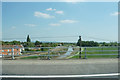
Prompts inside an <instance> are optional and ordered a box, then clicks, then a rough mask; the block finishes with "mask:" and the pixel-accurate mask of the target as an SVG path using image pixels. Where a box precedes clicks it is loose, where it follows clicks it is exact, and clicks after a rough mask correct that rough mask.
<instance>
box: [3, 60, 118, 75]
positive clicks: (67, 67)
mask: <svg viewBox="0 0 120 80" xmlns="http://www.w3.org/2000/svg"><path fill="white" fill-rule="evenodd" d="M109 73H118V59H80V60H2V74H3V75H88V74H109Z"/></svg>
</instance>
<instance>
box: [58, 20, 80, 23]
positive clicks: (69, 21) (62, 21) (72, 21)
mask: <svg viewBox="0 0 120 80" xmlns="http://www.w3.org/2000/svg"><path fill="white" fill-rule="evenodd" d="M76 22H78V21H76V20H61V21H60V23H76Z"/></svg>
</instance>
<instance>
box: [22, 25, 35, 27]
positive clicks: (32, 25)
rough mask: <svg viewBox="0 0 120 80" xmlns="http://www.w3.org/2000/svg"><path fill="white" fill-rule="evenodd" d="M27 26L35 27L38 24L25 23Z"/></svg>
mask: <svg viewBox="0 0 120 80" xmlns="http://www.w3.org/2000/svg"><path fill="white" fill-rule="evenodd" d="M24 25H25V26H28V27H35V26H37V25H35V24H24Z"/></svg>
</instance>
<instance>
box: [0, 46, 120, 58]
mask: <svg viewBox="0 0 120 80" xmlns="http://www.w3.org/2000/svg"><path fill="white" fill-rule="evenodd" d="M69 48H70V47H63V46H62V47H61V46H59V47H24V48H2V50H10V49H11V50H10V51H9V52H7V51H6V52H3V51H2V58H4V57H11V58H12V59H15V57H27V56H28V57H29V56H37V57H46V59H48V60H50V59H51V58H53V57H54V59H58V58H57V57H61V56H63V55H64V57H63V58H61V59H65V58H66V59H72V58H74V57H75V56H77V57H78V58H79V56H83V58H84V59H87V58H89V57H90V56H117V57H118V58H120V49H119V47H118V46H111V47H81V48H82V50H81V51H80V49H79V48H80V47H71V48H72V50H69ZM15 49H20V50H21V51H20V52H19V51H15ZM44 49H45V50H44ZM57 49H60V50H57ZM17 52H18V53H21V54H16V53H17ZM80 52H81V53H82V54H81V55H80V54H79V53H80ZM4 53H7V54H4ZM9 53H11V54H9ZM67 53H69V54H67ZM59 59H60V58H59Z"/></svg>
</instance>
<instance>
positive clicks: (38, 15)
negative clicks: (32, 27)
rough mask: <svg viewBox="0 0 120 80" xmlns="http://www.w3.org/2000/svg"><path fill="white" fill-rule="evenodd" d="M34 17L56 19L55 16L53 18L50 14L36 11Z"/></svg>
mask: <svg viewBox="0 0 120 80" xmlns="http://www.w3.org/2000/svg"><path fill="white" fill-rule="evenodd" d="M34 16H36V17H42V18H55V16H51V15H49V14H46V13H41V12H38V11H36V12H35V13H34Z"/></svg>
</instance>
